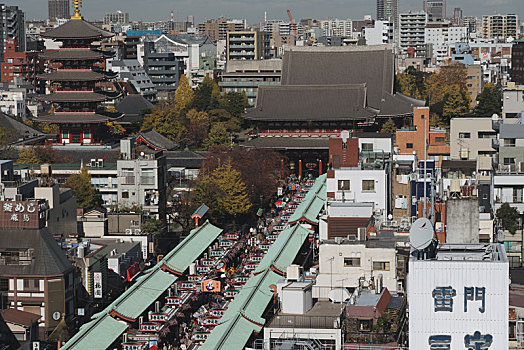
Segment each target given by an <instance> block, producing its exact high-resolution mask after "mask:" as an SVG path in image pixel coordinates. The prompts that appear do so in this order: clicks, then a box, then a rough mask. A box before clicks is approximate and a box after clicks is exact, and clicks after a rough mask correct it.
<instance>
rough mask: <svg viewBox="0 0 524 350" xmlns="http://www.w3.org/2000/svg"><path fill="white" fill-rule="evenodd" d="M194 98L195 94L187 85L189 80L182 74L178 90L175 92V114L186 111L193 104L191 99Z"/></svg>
mask: <svg viewBox="0 0 524 350" xmlns="http://www.w3.org/2000/svg"><path fill="white" fill-rule="evenodd" d="M194 97H195V92H194V91H193V89H192V88H191V85H189V80H188V79H187V77H186V76H185V75H184V74H182V75H181V76H180V79H179V81H178V88H177V89H176V92H175V106H174V109H175V114H177V115H178V114H180V113H183V111H185V110H187V109H188V108H189V107H190V106H191V104H192V103H193V98H194Z"/></svg>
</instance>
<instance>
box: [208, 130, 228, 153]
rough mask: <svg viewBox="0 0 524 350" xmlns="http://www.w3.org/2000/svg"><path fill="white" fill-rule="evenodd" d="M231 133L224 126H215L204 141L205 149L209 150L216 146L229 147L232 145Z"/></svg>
mask: <svg viewBox="0 0 524 350" xmlns="http://www.w3.org/2000/svg"><path fill="white" fill-rule="evenodd" d="M230 135H231V134H230V133H229V132H228V131H227V129H226V128H225V127H224V125H222V124H214V125H213V126H212V127H211V130H210V131H209V135H208V137H207V139H206V140H205V141H204V144H203V146H204V148H205V149H207V150H209V149H211V148H213V147H214V146H227V145H229V143H230Z"/></svg>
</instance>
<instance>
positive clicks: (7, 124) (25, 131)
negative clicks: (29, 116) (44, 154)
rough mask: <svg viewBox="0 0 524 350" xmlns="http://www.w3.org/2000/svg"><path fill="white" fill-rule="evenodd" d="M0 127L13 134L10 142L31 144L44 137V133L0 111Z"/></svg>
mask: <svg viewBox="0 0 524 350" xmlns="http://www.w3.org/2000/svg"><path fill="white" fill-rule="evenodd" d="M0 127H2V128H5V129H6V130H7V132H8V133H9V135H12V136H13V142H12V144H18V143H26V144H31V143H33V142H36V141H41V140H43V139H45V138H46V134H44V133H43V132H41V131H39V130H37V129H35V128H32V127H30V126H29V125H26V124H24V123H22V122H20V121H18V120H16V119H14V118H11V117H9V116H7V115H5V114H4V113H2V112H0Z"/></svg>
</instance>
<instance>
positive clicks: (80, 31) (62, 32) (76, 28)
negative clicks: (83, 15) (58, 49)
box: [41, 19, 114, 40]
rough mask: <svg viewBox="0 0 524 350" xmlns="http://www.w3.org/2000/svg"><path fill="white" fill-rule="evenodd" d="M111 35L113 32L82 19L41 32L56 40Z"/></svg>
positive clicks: (43, 35)
mask: <svg viewBox="0 0 524 350" xmlns="http://www.w3.org/2000/svg"><path fill="white" fill-rule="evenodd" d="M113 35H114V34H113V33H110V32H108V31H105V30H103V29H100V28H98V27H97V26H95V25H93V24H91V23H89V22H87V21H85V20H83V19H72V20H69V21H67V22H66V23H64V24H62V25H61V26H59V27H56V28H53V29H51V30H48V31H47V32H45V33H43V34H41V36H42V37H44V38H50V39H56V40H61V39H98V38H110V37H112V36H113Z"/></svg>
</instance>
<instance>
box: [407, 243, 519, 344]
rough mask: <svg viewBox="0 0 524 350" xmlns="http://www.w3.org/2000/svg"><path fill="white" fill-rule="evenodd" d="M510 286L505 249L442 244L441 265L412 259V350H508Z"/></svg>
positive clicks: (432, 260)
mask: <svg viewBox="0 0 524 350" xmlns="http://www.w3.org/2000/svg"><path fill="white" fill-rule="evenodd" d="M509 284H510V280H509V264H508V259H507V256H506V252H505V250H504V246H503V245H501V244H441V245H439V248H438V250H437V252H436V258H435V259H430V260H418V259H417V258H416V257H414V256H411V257H410V261H409V285H408V304H409V318H410V320H409V346H410V349H437V348H438V349H464V348H466V349H488V348H489V350H506V349H508V307H509ZM428 344H429V346H428Z"/></svg>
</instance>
